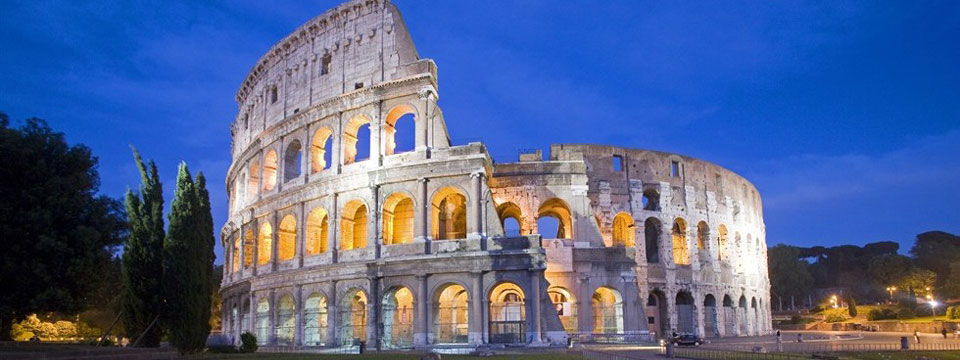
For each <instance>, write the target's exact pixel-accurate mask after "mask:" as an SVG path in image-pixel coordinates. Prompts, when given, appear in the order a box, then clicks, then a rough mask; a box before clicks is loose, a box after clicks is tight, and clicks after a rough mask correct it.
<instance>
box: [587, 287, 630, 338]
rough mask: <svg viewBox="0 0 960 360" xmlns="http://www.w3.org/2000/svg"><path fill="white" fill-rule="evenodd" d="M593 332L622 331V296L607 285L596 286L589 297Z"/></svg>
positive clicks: (615, 332)
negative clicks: (595, 289)
mask: <svg viewBox="0 0 960 360" xmlns="http://www.w3.org/2000/svg"><path fill="white" fill-rule="evenodd" d="M591 305H592V307H593V333H594V334H622V333H623V297H622V296H620V292H619V291H617V290H614V289H611V288H608V287H600V288H597V291H595V292H594V293H593V297H592V298H591Z"/></svg>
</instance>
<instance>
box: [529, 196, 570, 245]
mask: <svg viewBox="0 0 960 360" xmlns="http://www.w3.org/2000/svg"><path fill="white" fill-rule="evenodd" d="M541 217H552V218H555V219H557V232H556V234H555V235H556V236H555V238H556V239H570V238H571V237H572V236H573V223H572V220H571V217H570V207H569V206H567V203H566V202H564V201H563V200H560V199H558V198H552V199H550V200H547V201H544V202H543V204H541V205H540V208H539V209H538V210H537V220H538V224H539V219H540V218H541ZM537 227H538V229H537V230H538V231H539V233H540V234H541V235H543V236H544V237H550V236H552V235H550V234H549V233H547V234H545V233H544V231H549V230H545V229H539V225H538V226H537Z"/></svg>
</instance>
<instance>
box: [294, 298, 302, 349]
mask: <svg viewBox="0 0 960 360" xmlns="http://www.w3.org/2000/svg"><path fill="white" fill-rule="evenodd" d="M293 296H294V299H293V301H294V304H296V305H295V307H294V315H293V316H294V324H295V325H294V326H295V327H294V330H293V345H295V346H297V347H300V346H303V285H297V289H296V291H295V292H294V293H293Z"/></svg>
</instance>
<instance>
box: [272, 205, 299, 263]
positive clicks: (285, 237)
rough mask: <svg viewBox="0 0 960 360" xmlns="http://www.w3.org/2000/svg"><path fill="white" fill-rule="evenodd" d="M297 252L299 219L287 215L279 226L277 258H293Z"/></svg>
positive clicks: (281, 259)
mask: <svg viewBox="0 0 960 360" xmlns="http://www.w3.org/2000/svg"><path fill="white" fill-rule="evenodd" d="M296 252H297V220H294V218H293V215H287V216H284V217H283V220H280V226H279V227H278V228H277V259H278V261H280V262H284V261H287V260H291V259H293V256H294V255H295V254H296Z"/></svg>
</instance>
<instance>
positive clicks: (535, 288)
mask: <svg viewBox="0 0 960 360" xmlns="http://www.w3.org/2000/svg"><path fill="white" fill-rule="evenodd" d="M542 274H543V272H542V270H541V269H531V270H530V290H531V292H530V296H529V297H528V299H529V298H533V300H532V304H533V306H531V309H532V310H533V311H532V313H533V314H532V315H533V321H532V322H530V324H531V325H533V329H530V330H531V333H532V335H533V338H532V339H528V342H530V343H535V344H536V343H540V342H543V330H542V327H541V321H542V319H543V317H542V316H541V312H542V310H541V308H540V307H541V304H540V277H541V276H542Z"/></svg>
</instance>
